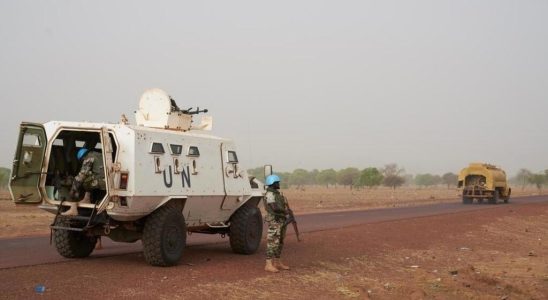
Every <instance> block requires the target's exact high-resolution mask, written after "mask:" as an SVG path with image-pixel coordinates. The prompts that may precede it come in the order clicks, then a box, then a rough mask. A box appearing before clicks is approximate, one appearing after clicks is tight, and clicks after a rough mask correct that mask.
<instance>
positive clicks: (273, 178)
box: [265, 174, 280, 185]
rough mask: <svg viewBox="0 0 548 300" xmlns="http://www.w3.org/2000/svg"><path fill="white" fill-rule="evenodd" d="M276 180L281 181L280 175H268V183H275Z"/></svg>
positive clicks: (266, 182)
mask: <svg viewBox="0 0 548 300" xmlns="http://www.w3.org/2000/svg"><path fill="white" fill-rule="evenodd" d="M276 182H280V177H279V176H278V175H275V174H272V175H268V176H267V177H266V181H265V184H266V185H273V184H274V183H276Z"/></svg>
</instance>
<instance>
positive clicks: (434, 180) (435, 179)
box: [415, 173, 441, 186]
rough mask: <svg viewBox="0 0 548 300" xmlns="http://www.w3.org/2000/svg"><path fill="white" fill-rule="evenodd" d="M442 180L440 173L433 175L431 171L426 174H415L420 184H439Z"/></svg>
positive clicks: (416, 181) (416, 180) (417, 183)
mask: <svg viewBox="0 0 548 300" xmlns="http://www.w3.org/2000/svg"><path fill="white" fill-rule="evenodd" d="M440 182H441V177H440V176H439V175H432V174H430V173H426V174H417V176H415V184H416V185H420V186H432V185H436V184H439V183H440Z"/></svg>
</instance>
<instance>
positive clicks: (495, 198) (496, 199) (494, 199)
mask: <svg viewBox="0 0 548 300" xmlns="http://www.w3.org/2000/svg"><path fill="white" fill-rule="evenodd" d="M498 202H499V191H497V190H495V191H494V192H493V197H492V198H489V204H497V203H498Z"/></svg>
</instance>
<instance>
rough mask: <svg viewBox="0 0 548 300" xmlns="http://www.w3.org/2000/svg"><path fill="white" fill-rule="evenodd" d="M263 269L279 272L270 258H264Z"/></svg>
mask: <svg viewBox="0 0 548 300" xmlns="http://www.w3.org/2000/svg"><path fill="white" fill-rule="evenodd" d="M264 270H265V271H267V272H272V273H278V272H280V270H278V269H276V267H275V266H274V265H273V264H272V259H267V260H266V265H265V267H264Z"/></svg>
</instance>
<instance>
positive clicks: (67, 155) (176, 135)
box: [10, 89, 264, 266]
mask: <svg viewBox="0 0 548 300" xmlns="http://www.w3.org/2000/svg"><path fill="white" fill-rule="evenodd" d="M201 112H207V110H206V111H200V110H199V109H196V110H194V111H193V110H191V109H189V110H181V109H179V108H178V107H177V105H176V104H175V102H174V101H173V100H172V99H171V98H170V97H169V96H168V95H167V94H166V93H165V92H164V91H162V90H159V89H151V90H147V91H146V92H145V93H144V94H143V96H142V97H141V99H140V103H139V110H137V111H136V112H135V119H136V123H137V124H136V125H129V124H128V123H127V120H122V121H121V122H120V124H103V123H81V122H58V121H51V122H47V123H45V124H36V123H25V122H24V123H22V124H21V129H20V135H19V141H18V144H17V150H16V153H15V159H14V162H13V168H12V175H11V180H10V192H11V196H12V198H13V201H15V202H16V203H17V204H39V207H40V208H41V209H44V210H46V211H48V212H51V213H53V214H55V217H54V220H53V222H52V225H51V229H52V235H53V241H54V244H55V247H56V248H57V251H58V252H59V253H60V254H61V255H62V256H65V257H70V258H76V257H87V256H89V255H90V254H91V252H92V251H93V250H94V247H95V244H96V241H97V238H98V237H100V236H107V237H109V238H111V239H112V240H114V241H117V242H129V243H132V242H136V241H138V240H142V243H143V249H144V256H145V258H146V260H147V262H148V263H150V264H152V265H157V266H170V265H174V264H176V263H177V262H178V261H179V260H180V258H181V257H182V253H183V249H184V247H185V243H186V234H187V231H188V232H197V233H208V234H221V235H228V236H229V237H230V246H231V248H232V250H233V251H234V252H236V253H240V254H252V253H254V252H256V250H257V248H258V247H259V244H260V241H261V235H262V216H261V213H260V210H259V209H258V208H257V205H258V203H259V202H260V200H261V199H262V197H263V196H264V186H263V184H262V183H261V182H259V181H258V180H256V179H254V178H248V175H247V172H246V171H245V169H244V168H243V167H242V165H241V163H240V162H239V161H238V156H237V151H236V148H235V146H234V144H233V142H232V141H231V140H228V139H223V138H219V137H215V136H212V135H210V134H208V133H207V131H208V130H210V129H211V118H209V117H208V116H203V117H202V123H201V124H200V125H198V126H194V125H193V122H192V118H193V116H194V115H196V114H198V113H201ZM124 119H125V118H124ZM84 147H86V148H88V149H89V148H91V149H92V151H94V152H96V153H98V154H100V155H102V158H103V159H102V166H100V169H101V171H104V179H105V180H104V181H105V188H104V189H95V190H93V191H92V192H91V195H90V197H88V198H89V199H87V201H82V198H83V197H82V196H81V195H82V193H80V197H79V198H77V199H73V197H71V193H69V191H70V188H71V183H72V180H73V178H74V176H76V175H77V174H78V173H79V171H80V168H81V164H82V162H81V161H80V160H79V159H78V158H77V153H78V151H79V149H82V148H84ZM69 210H71V211H72V212H73V213H70V214H68V213H67V211H69Z"/></svg>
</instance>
